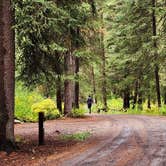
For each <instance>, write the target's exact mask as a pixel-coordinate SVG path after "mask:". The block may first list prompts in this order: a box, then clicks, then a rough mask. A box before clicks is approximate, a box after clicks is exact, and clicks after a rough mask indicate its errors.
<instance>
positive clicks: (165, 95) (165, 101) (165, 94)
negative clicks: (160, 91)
mask: <svg viewBox="0 0 166 166" xmlns="http://www.w3.org/2000/svg"><path fill="white" fill-rule="evenodd" d="M164 104H165V105H166V91H165V92H164Z"/></svg>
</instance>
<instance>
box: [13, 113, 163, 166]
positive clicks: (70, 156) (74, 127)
mask: <svg viewBox="0 0 166 166" xmlns="http://www.w3.org/2000/svg"><path fill="white" fill-rule="evenodd" d="M45 129H46V139H48V138H49V139H50V140H53V138H54V137H55V136H56V134H57V133H56V130H58V131H60V133H61V134H66V133H75V132H83V131H89V132H91V133H92V137H91V138H90V139H88V140H87V141H85V142H83V143H76V144H75V143H73V144H71V145H70V146H66V148H64V149H63V150H62V151H56V149H55V150H52V149H50V151H53V152H51V153H50V154H49V155H47V156H45V157H38V156H36V157H35V159H33V161H28V160H27V161H26V162H24V164H23V165H26V164H25V163H27V165H29V164H31V165H34V166H37V165H40V166H56V165H57V166H166V117H154V116H149V117H148V116H133V115H130V116H129V115H111V116H106V115H101V116H94V115H93V116H91V117H89V118H87V119H75V120H70V119H69V120H59V121H49V122H46V123H45ZM36 130H37V125H36V124H25V125H17V126H16V130H15V132H16V135H19V136H22V137H25V138H28V137H29V138H30V139H32V136H33V137H34V139H35V138H37V133H36ZM57 145H59V144H57ZM48 147H49V146H48ZM49 148H50V147H49ZM47 149H48V148H47ZM19 163H20V165H21V162H19ZM13 165H14V164H13ZM16 165H18V163H16Z"/></svg>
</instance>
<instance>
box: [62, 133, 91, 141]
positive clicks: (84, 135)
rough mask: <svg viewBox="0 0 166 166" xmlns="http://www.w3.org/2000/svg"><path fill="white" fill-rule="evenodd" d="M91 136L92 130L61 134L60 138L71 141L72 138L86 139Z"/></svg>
mask: <svg viewBox="0 0 166 166" xmlns="http://www.w3.org/2000/svg"><path fill="white" fill-rule="evenodd" d="M90 136H91V133H90V132H82V133H74V134H66V135H61V136H60V139H62V140H65V141H70V140H75V141H85V140H86V139H87V138H89V137H90Z"/></svg>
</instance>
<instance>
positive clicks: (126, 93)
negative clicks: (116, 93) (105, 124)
mask: <svg viewBox="0 0 166 166" xmlns="http://www.w3.org/2000/svg"><path fill="white" fill-rule="evenodd" d="M123 108H124V109H128V108H130V91H129V88H126V89H125V90H124V93H123Z"/></svg>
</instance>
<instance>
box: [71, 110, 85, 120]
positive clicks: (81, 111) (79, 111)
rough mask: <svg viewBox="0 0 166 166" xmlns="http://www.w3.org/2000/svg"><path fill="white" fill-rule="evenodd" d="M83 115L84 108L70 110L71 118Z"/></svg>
mask: <svg viewBox="0 0 166 166" xmlns="http://www.w3.org/2000/svg"><path fill="white" fill-rule="evenodd" d="M84 116H85V110H84V109H73V110H72V112H71V117H73V118H81V117H84Z"/></svg>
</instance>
